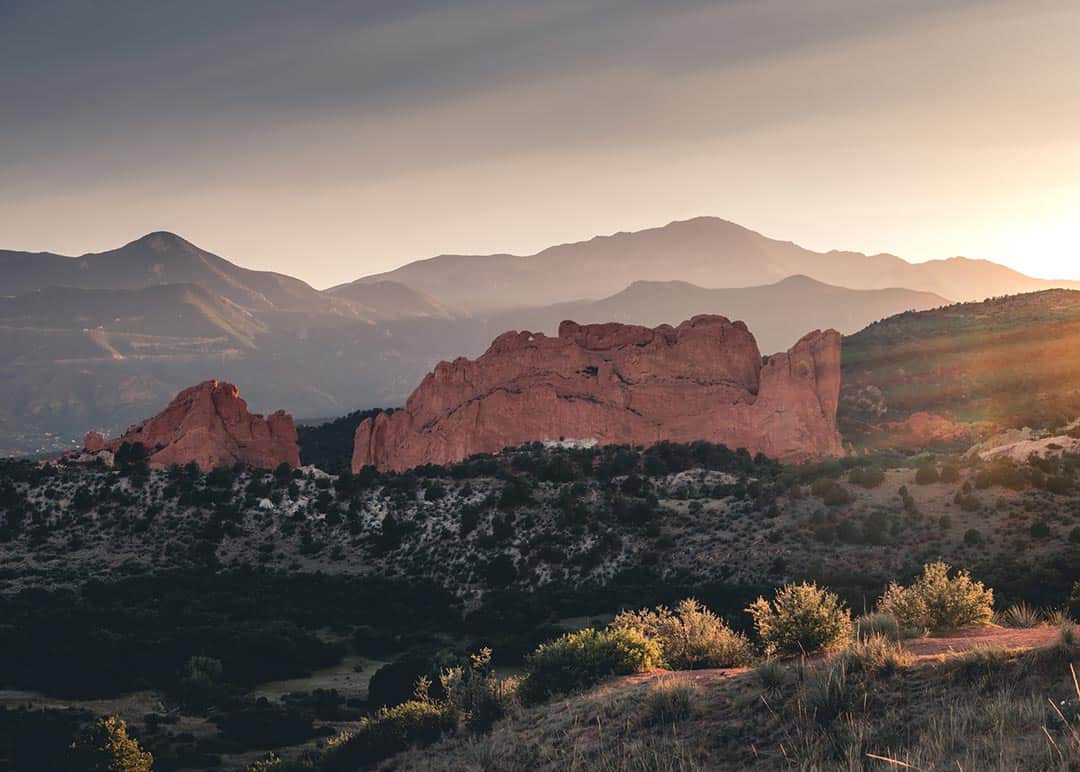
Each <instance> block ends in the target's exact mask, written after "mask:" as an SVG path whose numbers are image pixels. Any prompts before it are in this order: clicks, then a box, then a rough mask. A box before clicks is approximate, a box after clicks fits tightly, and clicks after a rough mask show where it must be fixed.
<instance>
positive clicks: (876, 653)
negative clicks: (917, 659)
mask: <svg viewBox="0 0 1080 772" xmlns="http://www.w3.org/2000/svg"><path fill="white" fill-rule="evenodd" d="M841 656H842V658H843V661H844V664H845V667H846V668H847V671H848V672H849V673H866V674H868V675H888V674H890V673H894V672H896V670H898V669H899V668H900V666H901V665H903V664H905V663H907V662H909V661H910V660H911V655H909V654H907V653H906V652H905V651H904V649H903V647H902V646H900V644H899V643H898V642H897V640H896V639H895V638H892V639H890V638H888V637H886V636H884V635H881V634H880V633H874V634H872V635H869V636H867V637H866V638H863V639H861V640H858V641H855V642H854V643H852V644H851V646H849V647H848V648H847V649H846V650H845V651H844V653H843V654H842V655H841Z"/></svg>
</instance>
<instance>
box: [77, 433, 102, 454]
mask: <svg viewBox="0 0 1080 772" xmlns="http://www.w3.org/2000/svg"><path fill="white" fill-rule="evenodd" d="M82 444H83V450H85V451H86V452H87V453H97V452H98V451H99V450H105V438H104V437H102V436H101V433H100V432H87V433H86V436H84V437H83V441H82Z"/></svg>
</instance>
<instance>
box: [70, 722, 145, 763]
mask: <svg viewBox="0 0 1080 772" xmlns="http://www.w3.org/2000/svg"><path fill="white" fill-rule="evenodd" d="M153 765H154V757H153V756H152V755H150V754H149V753H147V752H146V751H144V750H143V749H142V748H140V747H139V743H138V741H137V740H135V739H134V738H132V737H128V733H127V724H126V723H124V720H123V719H122V718H118V717H116V716H104V717H103V718H99V719H98V720H97V721H96V722H95V723H94V724H93V725H91V726H90V727H88V728H87V729H86V730H85V731H84V732H83V733H82V734H80V735H79V737H78V738H77V739H76V740H75V742H73V743H72V744H71V756H70V760H69V766H68V769H70V770H72V772H150V770H151V769H152V768H153Z"/></svg>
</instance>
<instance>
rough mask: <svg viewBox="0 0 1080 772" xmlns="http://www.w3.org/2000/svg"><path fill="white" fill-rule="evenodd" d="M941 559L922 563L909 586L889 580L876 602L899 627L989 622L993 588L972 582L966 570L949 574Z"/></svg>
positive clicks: (940, 627) (950, 626)
mask: <svg viewBox="0 0 1080 772" xmlns="http://www.w3.org/2000/svg"><path fill="white" fill-rule="evenodd" d="M949 570H950V567H949V566H948V565H947V564H945V563H942V562H938V563H928V564H926V565H925V566H923V572H922V575H921V576H920V577H919V578H917V579H916V580H915V582H914V583H912V584H911V585H910V586H908V587H902V586H900V585H898V584H897V583H896V582H892V583H891V584H890V585H889V587H888V588H887V589H886V590H885V594H884V595H883V596H882V598H881V602H880V603H879V604H878V608H879V610H880V611H881V612H883V613H886V614H891V615H892V616H894V617H896V619H897V621H899V622H900V624H901V626H904V627H921V628H925V629H927V630H946V629H954V628H958V627H967V626H970V625H985V624H988V623H989V622H990V621H991V619H993V616H994V591H993V590H988V589H986V588H985V587H984V586H983V584H982V582H976V581H974V580H973V579H972V578H971V576H970V574H968V572H967V571H959V572H957V574H956V576H955V577H952V578H950V577H949Z"/></svg>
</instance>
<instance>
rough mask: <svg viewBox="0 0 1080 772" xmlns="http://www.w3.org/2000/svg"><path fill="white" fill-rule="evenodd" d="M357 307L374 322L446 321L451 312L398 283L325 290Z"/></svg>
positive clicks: (380, 283) (359, 285) (355, 285)
mask: <svg viewBox="0 0 1080 772" xmlns="http://www.w3.org/2000/svg"><path fill="white" fill-rule="evenodd" d="M325 293H326V294H328V295H333V296H334V297H337V298H344V299H346V300H349V301H352V302H353V303H355V304H357V306H358V309H359V310H361V311H365V312H367V314H368V315H370V316H371V318H373V319H414V318H434V319H447V318H449V317H450V312H449V311H447V310H446V307H445V306H443V305H442V304H441V303H439V301H437V300H436V299H435V298H433V297H431V295H428V294H426V293H423V292H420V291H418V290H415V289H413V288H412V287H409V286H407V285H405V284H402V283H401V282H397V281H376V282H351V283H349V284H341V285H338V286H337V287H331V288H330V289H328V290H325Z"/></svg>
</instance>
